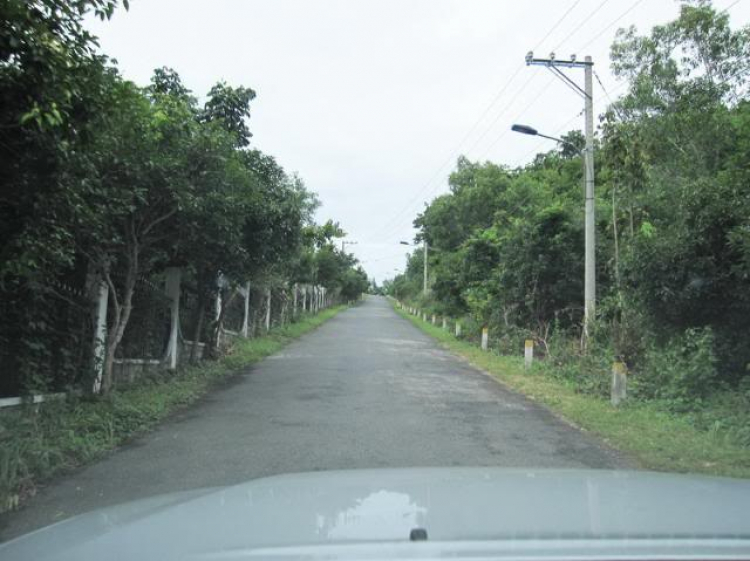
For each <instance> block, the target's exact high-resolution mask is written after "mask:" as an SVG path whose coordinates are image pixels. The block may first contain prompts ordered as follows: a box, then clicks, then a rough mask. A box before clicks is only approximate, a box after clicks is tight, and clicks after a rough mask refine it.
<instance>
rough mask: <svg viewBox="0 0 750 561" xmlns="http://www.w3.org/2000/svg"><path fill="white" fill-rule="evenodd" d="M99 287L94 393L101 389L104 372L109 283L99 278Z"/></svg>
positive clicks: (95, 333)
mask: <svg viewBox="0 0 750 561" xmlns="http://www.w3.org/2000/svg"><path fill="white" fill-rule="evenodd" d="M98 284H99V289H98V290H97V292H96V296H95V300H94V315H95V317H94V367H95V369H96V376H95V377H94V393H95V394H96V393H99V392H100V391H101V389H102V375H103V374H104V355H105V353H106V350H107V306H108V304H109V285H108V284H107V283H106V282H104V281H103V280H99V283H98Z"/></svg>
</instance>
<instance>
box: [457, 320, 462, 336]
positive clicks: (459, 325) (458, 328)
mask: <svg viewBox="0 0 750 561" xmlns="http://www.w3.org/2000/svg"><path fill="white" fill-rule="evenodd" d="M459 337H461V322H460V321H457V322H456V338H459Z"/></svg>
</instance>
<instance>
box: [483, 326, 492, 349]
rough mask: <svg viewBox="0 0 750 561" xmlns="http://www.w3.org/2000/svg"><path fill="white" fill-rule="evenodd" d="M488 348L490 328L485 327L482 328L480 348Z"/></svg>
mask: <svg viewBox="0 0 750 561" xmlns="http://www.w3.org/2000/svg"><path fill="white" fill-rule="evenodd" d="M489 348H490V330H489V329H488V328H486V327H483V328H482V350H483V351H486V350H489Z"/></svg>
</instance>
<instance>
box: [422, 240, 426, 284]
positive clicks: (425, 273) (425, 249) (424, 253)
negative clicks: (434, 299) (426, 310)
mask: <svg viewBox="0 0 750 561" xmlns="http://www.w3.org/2000/svg"><path fill="white" fill-rule="evenodd" d="M423 243H424V282H423V284H422V293H423V294H424V295H425V296H427V240H425V241H424V242H423Z"/></svg>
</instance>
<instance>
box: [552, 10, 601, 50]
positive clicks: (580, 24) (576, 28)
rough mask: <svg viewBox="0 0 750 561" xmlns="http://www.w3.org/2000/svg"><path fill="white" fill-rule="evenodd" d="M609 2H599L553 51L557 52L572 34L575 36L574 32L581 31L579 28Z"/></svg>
mask: <svg viewBox="0 0 750 561" xmlns="http://www.w3.org/2000/svg"><path fill="white" fill-rule="evenodd" d="M609 1H610V0H604V1H603V2H601V3H600V4H599V5H598V6H597V7H596V8H594V10H593V11H592V12H591V13H590V14H589V15H588V16H586V17H585V18H584V19H583V21H581V22H580V23H579V24H578V25H576V26H575V27H574V28H573V29H572V31H570V33H568V34H567V35H566V36H565V38H564V39H562V41H560V43H558V45H557V46H556V47H555V49H554V50H555V51H559V50H560V47H562V46H563V44H565V41H567V40H568V39H570V38H571V37H572V36H573V35H574V34H575V33H576V32H577V31H578V30H579V29H581V28H582V27H583V26H584V25H586V23H588V21H589V20H590V19H591V18H592V17H594V16H595V15H596V14H597V13H599V10H601V9H602V8H603V7H604V6H606V5H607V3H608V2H609Z"/></svg>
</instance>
